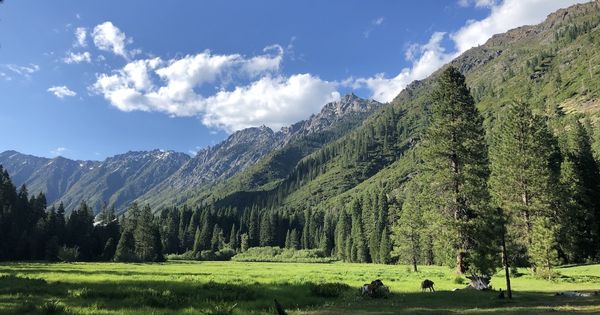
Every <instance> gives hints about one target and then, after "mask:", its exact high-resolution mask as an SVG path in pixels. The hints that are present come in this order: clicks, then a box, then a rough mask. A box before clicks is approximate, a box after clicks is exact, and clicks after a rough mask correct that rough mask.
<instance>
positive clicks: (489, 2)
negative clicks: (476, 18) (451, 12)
mask: <svg viewBox="0 0 600 315" xmlns="http://www.w3.org/2000/svg"><path fill="white" fill-rule="evenodd" d="M495 4H496V0H458V5H459V6H461V7H469V6H471V5H474V6H475V7H477V8H490V7H492V6H494V5H495Z"/></svg>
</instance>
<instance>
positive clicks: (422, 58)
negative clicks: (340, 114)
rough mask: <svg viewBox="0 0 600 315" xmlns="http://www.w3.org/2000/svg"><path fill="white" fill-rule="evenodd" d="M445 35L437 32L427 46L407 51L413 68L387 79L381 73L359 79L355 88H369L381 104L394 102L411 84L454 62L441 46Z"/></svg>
mask: <svg viewBox="0 0 600 315" xmlns="http://www.w3.org/2000/svg"><path fill="white" fill-rule="evenodd" d="M445 34H446V33H444V32H436V33H434V34H433V35H432V36H431V38H430V39H429V41H428V42H427V43H426V44H425V45H411V47H409V50H408V51H407V52H410V53H407V55H406V56H405V57H406V58H407V59H409V60H411V61H413V63H412V66H411V67H407V68H404V69H402V70H401V71H400V73H399V74H398V75H396V76H395V77H393V78H386V76H385V74H384V73H379V74H376V75H375V76H373V77H370V78H358V79H356V80H355V81H354V83H353V85H354V88H360V87H366V88H368V89H369V90H370V91H371V97H372V98H373V99H375V100H377V101H380V102H389V101H391V100H393V99H394V97H396V95H398V93H400V91H402V90H403V89H404V88H405V87H406V86H407V85H408V84H409V83H410V82H412V81H414V80H421V79H424V78H426V77H427V76H428V75H430V74H431V73H433V72H434V71H435V70H436V69H438V68H439V67H441V66H442V65H444V64H445V63H447V62H449V61H450V60H452V58H453V56H454V55H453V54H449V53H447V52H446V51H445V49H444V48H443V47H442V45H441V41H442V40H443V39H444V36H445ZM415 55H419V58H418V59H417V58H416V57H415Z"/></svg>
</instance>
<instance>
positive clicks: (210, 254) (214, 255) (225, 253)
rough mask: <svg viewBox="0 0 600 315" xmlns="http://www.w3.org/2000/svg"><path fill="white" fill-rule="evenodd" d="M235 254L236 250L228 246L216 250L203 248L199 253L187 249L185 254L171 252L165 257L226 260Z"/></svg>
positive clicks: (170, 258)
mask: <svg viewBox="0 0 600 315" xmlns="http://www.w3.org/2000/svg"><path fill="white" fill-rule="evenodd" d="M233 256H235V251H234V250H233V249H231V248H228V247H227V248H223V249H221V250H219V251H216V252H214V251H212V250H203V251H201V252H200V253H197V254H194V252H192V251H187V252H185V253H183V254H169V255H167V256H166V257H165V258H166V259H167V260H206V261H226V260H231V257H233Z"/></svg>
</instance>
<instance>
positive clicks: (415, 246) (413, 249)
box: [392, 179, 425, 272]
mask: <svg viewBox="0 0 600 315" xmlns="http://www.w3.org/2000/svg"><path fill="white" fill-rule="evenodd" d="M417 180H418V179H413V181H411V182H410V183H409V184H408V185H407V188H406V193H405V194H406V197H405V200H404V202H403V203H402V210H401V211H400V216H399V218H398V220H397V221H396V223H395V224H394V226H393V228H392V232H393V234H394V251H393V253H394V255H395V256H398V257H399V258H400V261H402V262H405V263H409V264H410V265H411V266H412V269H413V271H414V272H417V265H418V264H419V263H420V262H421V252H422V248H421V243H422V240H421V237H422V234H423V232H424V230H425V221H424V218H423V213H422V211H423V209H422V208H423V206H422V205H421V204H420V203H419V194H420V191H419V189H420V188H419V186H418V185H417V183H416V181H417Z"/></svg>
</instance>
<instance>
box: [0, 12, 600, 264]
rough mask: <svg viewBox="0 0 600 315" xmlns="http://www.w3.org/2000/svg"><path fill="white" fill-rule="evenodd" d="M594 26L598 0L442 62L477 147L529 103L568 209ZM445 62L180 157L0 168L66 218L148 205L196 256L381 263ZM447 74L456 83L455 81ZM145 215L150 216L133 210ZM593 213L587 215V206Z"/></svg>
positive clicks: (8, 156) (586, 129)
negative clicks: (386, 89) (311, 253)
mask: <svg viewBox="0 0 600 315" xmlns="http://www.w3.org/2000/svg"><path fill="white" fill-rule="evenodd" d="M599 25H600V5H599V4H598V2H590V3H587V4H582V5H576V6H573V7H570V8H568V9H562V10H559V11H557V12H555V13H553V14H551V15H550V16H549V17H548V18H547V19H546V21H544V22H543V23H541V24H539V25H535V26H524V27H520V28H517V29H514V30H511V31H509V32H507V33H505V34H499V35H495V36H494V37H492V38H491V39H490V40H488V42H487V43H485V44H484V45H481V46H479V47H475V48H472V49H470V50H468V51H466V52H464V53H463V54H461V55H460V56H459V57H457V58H456V59H454V60H453V61H451V62H450V65H451V66H453V67H454V68H456V69H458V71H459V72H460V73H461V74H462V75H464V77H465V80H466V85H467V87H468V88H469V89H470V95H471V96H472V97H473V99H474V101H475V103H476V106H477V108H478V110H479V113H480V114H481V116H482V117H483V119H484V122H483V126H484V127H485V131H486V137H487V140H488V142H489V143H492V142H493V139H492V137H491V136H490V135H492V134H494V132H495V131H497V130H498V129H499V128H498V127H497V126H501V125H500V122H502V118H503V117H506V115H507V113H508V112H509V108H512V107H511V106H510V104H512V103H513V102H515V101H518V102H520V103H526V104H528V105H525V106H524V107H522V108H521V109H522V112H523V113H526V115H525V114H524V116H528V115H529V111H531V112H532V114H531V116H532V117H535V119H533V118H532V120H534V121H536V123H539V121H542V123H541V125H543V126H546V125H547V127H548V132H547V134H548V135H549V136H548V138H552V139H551V140H552V141H548V143H550V142H552V143H554V140H556V143H557V144H556V146H555V147H554V144H553V148H552V150H554V151H555V153H558V155H560V156H562V159H563V161H558V162H557V164H560V163H562V164H561V165H562V166H565V167H562V169H560V170H559V171H558V172H559V174H558V175H559V176H558V177H560V178H561V181H563V183H561V185H562V186H564V187H559V188H557V189H558V191H561V192H560V194H557V196H562V197H561V198H562V199H561V202H563V201H564V202H563V203H564V205H567V204H570V203H575V204H577V203H578V201H577V200H575V199H577V198H573V196H575V194H581V195H586V194H587V193H586V191H594V190H593V189H597V187H596V186H594V187H596V188H593V187H592V186H593V185H591V184H590V185H591V186H589V187H588V188H590V187H592V188H591V189H592V190H589V189H588V190H586V189H587V188H586V189H580V188H581V187H579V186H577V185H571V186H569V183H575V182H577V180H572V181H570V180H569V178H575V179H576V177H577V176H580V175H581V171H582V168H581V167H582V165H583V164H582V163H579V162H581V161H583V160H585V159H582V158H580V157H577V154H575V153H574V152H578V151H577V150H579V151H580V152H584V153H585V152H586V150H587V143H588V138H589V137H592V139H593V141H592V140H590V141H589V142H590V146H591V148H593V151H594V152H595V153H596V159H598V152H599V151H600V150H598V149H599V141H598V139H597V138H598V135H600V132H598V131H597V130H598V127H599V125H600V120H599V119H598V118H599V117H600V101H599V100H598V97H599V95H600V80H599V76H600V28H599ZM446 68H447V67H444V68H443V69H440V70H439V71H437V72H435V73H434V74H432V75H431V76H430V77H428V78H426V79H424V80H422V81H416V82H413V83H412V84H410V85H409V86H408V87H407V88H406V89H405V90H404V91H402V92H401V93H400V94H399V95H398V96H397V97H396V98H395V99H394V100H393V101H392V102H390V103H389V104H380V103H377V102H375V101H368V100H363V99H360V98H358V97H356V96H355V95H353V94H351V95H347V96H344V97H343V98H342V99H341V100H340V101H337V102H333V103H330V104H327V105H325V107H324V108H323V110H322V111H321V112H320V113H318V114H315V115H313V116H312V117H310V118H309V119H307V120H305V121H301V122H299V123H297V124H294V125H292V126H290V127H288V128H284V129H282V130H280V131H277V132H274V131H272V130H270V129H269V128H266V127H257V128H249V129H245V130H241V131H238V132H236V133H234V134H232V135H231V136H230V137H229V138H228V139H226V140H225V141H223V142H222V143H220V144H218V145H216V146H214V147H211V148H207V149H205V150H202V151H200V152H199V153H198V154H196V155H195V156H194V157H193V158H190V157H189V156H187V155H185V154H180V153H175V152H168V151H167V152H162V151H158V150H156V151H151V152H129V153H127V154H123V155H119V156H115V157H113V158H109V159H107V160H106V161H103V162H90V161H71V160H67V159H64V158H56V159H52V160H49V159H42V158H36V157H31V156H25V155H22V154H19V153H17V152H14V151H7V152H4V153H2V154H1V155H0V164H2V165H3V166H4V167H5V169H6V170H8V173H10V174H11V176H12V180H13V181H14V182H15V183H16V184H17V185H21V184H27V185H28V187H29V191H31V192H34V193H37V192H39V191H44V192H47V200H48V203H49V204H58V203H60V202H64V203H65V208H66V211H67V212H69V211H70V210H73V209H75V208H76V207H77V204H79V202H80V201H81V200H88V202H89V203H90V206H91V208H93V209H94V210H95V211H96V212H98V210H99V209H100V208H101V206H102V203H103V202H104V201H106V202H108V206H109V208H110V206H114V207H116V208H117V209H118V210H125V209H127V206H128V205H129V204H131V203H132V202H133V201H138V203H140V204H141V205H145V204H148V205H150V208H151V209H152V211H153V212H154V213H158V214H159V216H158V221H157V225H159V226H160V235H161V237H162V246H163V247H164V248H165V252H166V253H184V252H192V253H193V254H194V257H200V256H202V255H203V254H202V252H205V251H208V252H206V253H205V254H206V255H213V254H215V253H217V252H221V251H222V250H225V249H228V250H234V251H236V250H237V251H240V250H241V251H244V249H247V248H248V247H253V246H279V247H288V248H302V249H319V250H321V252H320V253H322V254H324V255H334V256H336V257H338V258H342V259H345V260H350V261H373V262H389V261H390V259H391V257H390V255H391V249H392V243H393V242H392V241H391V240H390V237H391V235H392V233H391V231H392V230H393V229H394V228H395V224H397V223H398V222H402V221H403V220H404V221H411V220H412V219H410V220H408V219H402V220H399V218H416V217H418V214H417V213H411V212H408V211H405V208H406V209H410V210H411V211H417V210H418V209H419V208H420V207H418V206H415V205H416V204H418V203H419V202H420V201H418V200H411V202H412V204H409V205H410V206H407V207H405V206H404V204H405V203H404V201H405V199H406V196H407V195H410V194H411V193H410V192H407V189H408V188H407V187H410V185H406V184H407V183H410V182H413V183H414V182H416V181H412V179H413V178H415V176H419V174H418V172H417V169H418V167H417V165H418V164H419V163H420V162H421V161H420V159H421V156H420V154H419V144H420V143H421V137H422V135H423V132H424V131H425V130H427V127H428V125H429V124H430V119H431V115H430V111H431V109H432V106H433V105H434V104H431V102H432V101H431V100H432V97H431V91H433V90H435V89H436V87H437V84H436V80H437V79H439V77H440V76H441V74H442V73H443V71H444V70H445V69H446ZM456 77H460V78H461V79H460V80H458V81H461V82H460V84H462V76H460V75H456ZM460 86H461V88H462V90H464V91H466V89H464V86H463V85H460ZM466 94H469V93H466ZM463 96H464V95H463ZM465 97H467V96H465ZM513 114H514V113H513ZM477 117H478V116H477ZM575 122H581V124H577V123H575ZM573 132H576V134H573ZM555 138H556V139H555ZM578 139H579V140H578ZM506 143H508V142H506ZM490 147H492V146H490ZM587 152H591V151H590V150H588V151H587ZM548 155H549V156H550V155H552V154H548ZM583 155H585V154H583ZM583 155H582V156H583ZM592 160H593V159H592ZM565 161H566V162H565ZM578 161H579V162H578ZM543 162H544V161H542V162H540V163H539V164H540V165H542V164H544V163H543ZM588 162H589V161H588ZM578 163H579V164H578ZM592 164H593V165H596V162H594V163H588V165H592ZM509 166H510V165H509ZM589 167H590V169H592V168H594V167H592V166H589ZM595 167H597V165H596V166H595ZM496 170H497V169H496ZM563 170H568V171H569V173H565V172H566V171H564V172H563ZM549 172H550V171H549ZM560 172H563V173H560ZM596 172H597V169H596ZM555 175H556V174H555ZM549 177H550V176H549ZM552 178H554V177H552ZM588 182H589V183H591V182H593V180H590V181H588ZM411 189H416V188H414V187H413V188H411ZM596 191H597V190H596ZM561 194H565V195H561ZM563 197H564V198H563ZM588 197H589V196H588ZM586 198H587V197H586ZM572 199H573V200H572ZM591 199H593V198H591ZM594 200H595V199H594ZM596 201H597V200H596ZM596 201H590V203H589V205H591V206H590V208H589V209H600V208H594V207H596V206H597V205H596V206H594V205H593V204H594V202H596ZM561 202H559V203H561ZM564 205H562V206H561V207H563V206H564ZM579 206H581V207H584V208H585V206H584V205H583V204H578V205H577V207H579ZM577 207H568V206H565V207H563V208H561V209H576V208H577ZM133 209H137V208H135V207H133ZM589 209H588V210H589ZM590 211H591V210H590ZM594 211H596V210H594ZM144 213H145V215H147V213H149V211H147V208H145V207H144ZM569 215H571V214H569ZM573 215H574V216H576V215H577V213H575V214H573ZM594 215H595V217H596V218H600V213H596V214H594ZM582 222H585V220H582ZM130 226H134V224H130ZM130 229H131V230H133V228H130ZM565 231H566V230H565ZM531 233H534V231H531ZM535 233H538V234H539V235H546V234H548V233H555V232H554V231H551V230H549V229H538V230H536V232H535ZM544 233H546V234H544ZM594 233H595V232H594ZM155 234H156V233H155ZM394 234H395V233H394ZM597 234H599V235H600V230H598V232H597ZM548 235H549V234H548ZM563 236H564V235H563ZM349 240H350V241H349ZM576 241H577V240H575V241H573V240H569V241H565V243H564V244H567V243H568V242H571V243H572V244H573V247H572V248H576V247H577V246H579V245H581V244H579V245H578V244H575V243H576ZM124 242H125V241H124ZM424 242H427V240H424ZM427 246H429V245H427ZM549 246H554V245H552V244H550V245H549ZM586 246H587V245H586ZM521 248H522V247H521ZM568 251H569V249H567V248H566V247H565V248H564V252H563V255H564V257H562V258H563V260H564V261H566V262H573V261H577V262H579V261H582V260H584V259H587V258H589V255H588V254H586V255H579V256H576V255H573V256H569V255H570V254H569V252H568ZM571 252H572V253H581V251H579V250H577V249H572V250H571ZM199 255H200V256H199ZM223 255H224V254H223ZM573 257H575V258H573ZM521 258H522V259H523V260H522V261H523V264H527V263H528V262H529V261H528V259H529V258H528V257H527V255H525V254H524V255H522V257H521ZM438 259H439V258H434V257H433V256H427V255H425V256H422V257H420V258H419V262H424V263H440V261H439V260H438Z"/></svg>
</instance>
